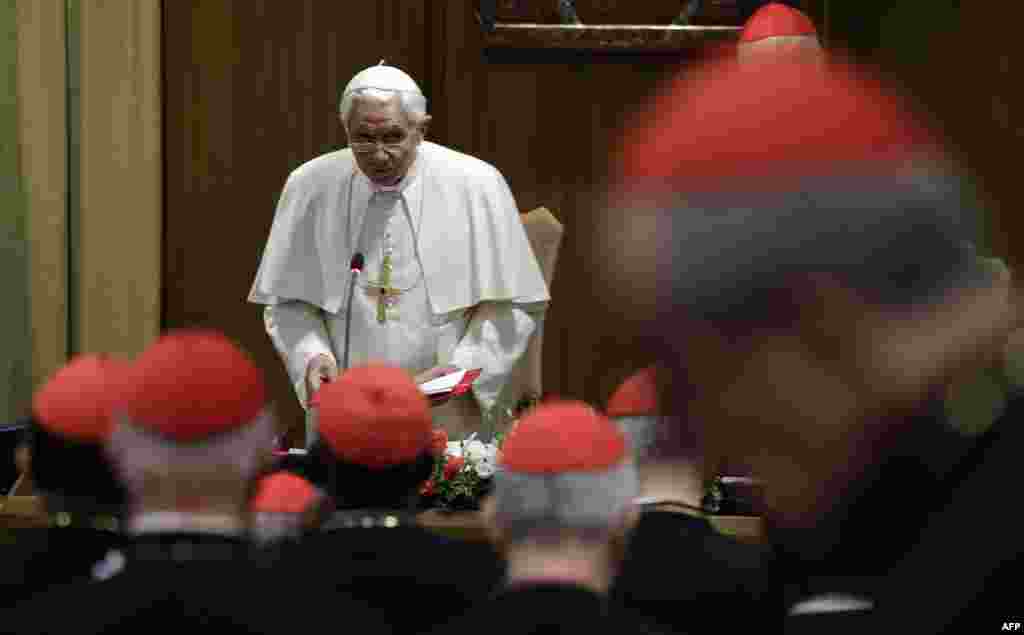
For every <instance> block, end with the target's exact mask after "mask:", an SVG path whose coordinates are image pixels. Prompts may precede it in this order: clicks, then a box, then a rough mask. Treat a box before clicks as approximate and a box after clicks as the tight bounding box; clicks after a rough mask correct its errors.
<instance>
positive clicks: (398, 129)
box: [348, 95, 423, 185]
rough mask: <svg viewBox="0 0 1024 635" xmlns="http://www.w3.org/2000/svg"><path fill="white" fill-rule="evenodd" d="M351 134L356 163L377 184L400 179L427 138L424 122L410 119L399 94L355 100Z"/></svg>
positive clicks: (350, 126)
mask: <svg viewBox="0 0 1024 635" xmlns="http://www.w3.org/2000/svg"><path fill="white" fill-rule="evenodd" d="M348 136H349V147H351V148H352V152H353V154H354V155H355V159H356V164H357V165H359V169H360V170H362V171H363V174H365V175H366V176H367V177H368V178H369V179H370V180H371V181H373V182H374V183H375V184H377V185H394V184H395V183H397V182H398V181H400V180H401V179H402V177H403V176H405V173H406V172H407V171H408V170H409V166H410V165H412V162H413V161H414V160H415V159H416V148H417V146H419V143H420V141H422V140H423V135H422V130H421V126H420V125H417V124H416V123H414V122H412V121H410V119H409V116H408V115H407V114H406V113H405V111H404V109H403V108H402V103H401V101H400V100H399V98H398V96H397V95H395V96H394V97H392V98H390V99H386V100H385V99H376V98H372V97H360V98H357V99H356V100H355V102H354V103H353V104H352V112H351V114H350V118H349V121H348Z"/></svg>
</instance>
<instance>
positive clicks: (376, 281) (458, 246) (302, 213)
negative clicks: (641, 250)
mask: <svg viewBox="0 0 1024 635" xmlns="http://www.w3.org/2000/svg"><path fill="white" fill-rule="evenodd" d="M340 111H341V117H342V124H343V125H344V126H345V128H346V132H347V134H348V137H349V142H350V146H349V147H348V148H345V149H342V150H338V151H335V152H330V153H328V154H325V155H322V156H319V157H317V158H315V159H312V160H311V161H308V162H306V163H304V164H303V165H301V166H299V167H298V168H296V169H295V170H294V171H293V172H292V173H291V175H290V176H289V177H288V179H287V182H286V183H285V186H284V191H283V192H282V194H281V198H280V200H279V202H278V205H277V211H276V213H275V216H274V222H273V225H272V227H271V230H270V237H269V240H268V242H267V246H266V248H265V250H264V252H263V258H262V261H261V263H260V267H259V271H258V272H257V274H256V279H255V282H254V283H253V286H252V290H251V291H250V294H249V301H251V302H254V303H258V304H264V305H266V308H265V309H264V320H265V326H266V329H267V333H268V335H269V336H270V338H271V341H272V342H273V344H274V347H275V348H276V349H277V351H278V353H279V354H280V355H281V357H282V359H283V361H284V363H285V366H286V368H287V370H288V374H289V376H290V378H291V380H292V383H293V385H294V387H295V391H296V395H297V396H298V398H299V401H300V403H302V405H303V407H307V405H308V404H307V402H308V398H309V396H310V395H309V394H308V393H309V391H310V390H315V389H316V388H317V387H318V385H319V384H318V381H317V380H316V379H315V378H314V379H313V380H312V383H311V379H310V378H311V374H312V375H313V376H317V375H319V374H323V376H324V378H325V379H331V378H332V377H333V375H334V374H336V373H337V372H338V371H337V370H336V369H338V368H339V367H341V366H342V365H343V363H344V362H343V359H344V352H343V348H344V343H343V342H344V337H345V335H344V334H345V323H346V319H347V318H346V316H347V314H348V312H349V311H351V314H352V315H351V333H350V350H349V365H350V366H357V365H360V364H364V363H367V362H384V363H388V364H393V365H397V366H400V367H401V368H404V369H406V370H407V371H409V372H410V373H411V374H414V375H420V377H421V378H425V377H430V376H436V375H437V374H439V373H440V372H443V370H444V368H445V367H452V366H454V367H457V368H461V369H474V368H480V369H481V370H482V373H481V375H480V377H479V379H478V380H477V381H476V383H475V384H474V385H473V391H472V395H467V396H464V397H457V398H454V399H452V400H451V401H449V402H447V403H446V404H444V405H442V406H437V407H435V408H434V415H435V421H436V422H437V423H438V424H439V425H443V426H444V427H446V428H447V429H448V431H449V434H451V435H453V437H455V438H458V437H461V436H465V435H466V434H468V433H471V432H473V431H475V430H477V429H479V424H480V420H481V413H482V412H487V411H489V410H490V409H492V408H493V407H494V406H495V405H496V403H497V401H498V398H499V396H500V395H501V392H502V389H503V387H504V385H505V383H506V381H507V379H508V377H509V374H510V373H511V371H512V369H513V368H514V366H515V364H516V363H517V361H518V360H519V358H520V357H521V356H522V355H523V352H524V351H525V350H526V347H527V344H528V343H529V339H530V336H531V335H532V334H533V333H534V331H535V330H536V328H537V325H538V323H539V321H540V320H542V319H543V315H544V311H545V310H546V308H547V303H548V301H549V300H550V295H549V293H548V289H547V286H546V284H545V282H544V278H543V275H542V273H541V270H540V267H539V265H538V263H537V261H536V259H535V257H534V255H533V252H532V251H531V248H530V245H529V242H528V241H527V237H526V233H525V231H524V229H523V226H522V222H521V221H520V219H519V213H518V209H517V207H516V203H515V199H514V198H513V196H512V192H511V190H510V189H509V187H508V184H507V183H506V182H505V179H504V178H503V177H502V175H501V173H499V172H498V170H497V169H495V168H494V167H493V166H491V165H489V164H487V163H485V162H483V161H481V160H479V159H476V158H473V157H470V156H468V155H465V154H461V153H459V152H456V151H454V150H451V149H449V148H445V147H443V146H440V145H437V144H434V143H431V142H428V141H424V140H423V133H424V131H425V129H426V123H427V122H428V121H429V116H427V115H426V100H425V99H424V98H423V96H422V92H421V91H420V89H419V87H418V86H417V85H416V83H415V82H414V81H413V80H412V78H410V77H409V76H408V75H406V74H405V73H404V72H402V71H400V70H398V69H396V68H393V67H389V66H384V65H380V66H374V67H371V68H369V69H366V70H364V71H362V72H361V73H359V74H357V75H356V76H355V77H354V78H353V79H352V81H351V82H350V83H349V85H348V86H347V87H346V89H345V91H344V92H343V95H342V101H341V108H340ZM357 253H358V254H362V255H363V256H364V258H365V266H364V267H363V269H362V271H361V272H360V273H359V274H358V276H357V278H356V285H355V292H354V295H353V300H352V306H351V307H349V306H348V289H349V281H350V273H349V264H350V262H351V261H352V257H353V255H355V254H357ZM318 368H320V369H327V370H323V371H318V370H317V369H318ZM341 371H342V372H343V371H344V369H341ZM314 437H315V430H313V429H311V423H310V417H308V416H307V444H309V443H311V442H312V439H313V438H314Z"/></svg>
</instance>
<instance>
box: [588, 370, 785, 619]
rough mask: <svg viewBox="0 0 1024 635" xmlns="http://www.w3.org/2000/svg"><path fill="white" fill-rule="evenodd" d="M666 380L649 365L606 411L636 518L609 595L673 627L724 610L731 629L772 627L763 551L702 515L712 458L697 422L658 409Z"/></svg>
mask: <svg viewBox="0 0 1024 635" xmlns="http://www.w3.org/2000/svg"><path fill="white" fill-rule="evenodd" d="M670 385H671V384H670V382H669V380H668V378H667V377H666V372H665V371H664V369H659V368H657V367H653V366H652V367H648V368H645V369H643V370H641V371H638V372H637V373H635V374H633V375H631V376H630V377H629V378H627V379H626V381H624V382H623V383H622V385H620V386H619V388H618V389H617V390H616V391H615V393H614V394H613V395H612V397H611V399H609V400H608V407H607V412H608V416H609V417H611V418H612V420H613V421H615V422H616V423H617V424H618V425H619V426H620V427H622V428H624V429H625V430H627V431H628V434H629V435H630V437H631V441H632V447H633V453H634V457H635V461H636V464H637V467H636V470H637V475H638V483H639V488H638V494H639V496H638V497H637V498H636V499H634V504H635V505H636V507H637V511H638V514H639V515H638V517H637V520H636V522H635V524H634V525H633V526H632V528H631V530H630V532H629V536H628V539H627V542H626V552H625V557H624V558H623V561H622V567H621V570H620V571H619V574H618V575H617V576H616V578H615V582H614V584H613V585H612V590H611V599H612V601H613V603H614V604H616V605H620V606H623V607H625V608H628V609H630V610H631V611H632V612H633V613H636V614H639V615H646V616H649V617H651V618H654V619H657V621H658V622H659V623H661V624H666V625H671V626H672V627H673V629H674V630H676V631H686V630H688V629H693V628H696V627H697V625H699V624H701V623H716V622H718V621H720V620H721V619H722V617H723V616H724V615H731V616H732V617H731V621H730V628H731V629H738V630H745V629H753V630H777V629H778V627H779V626H780V625H781V620H782V618H783V616H784V609H783V606H782V593H781V588H780V582H779V579H778V578H777V577H775V576H774V575H773V574H774V568H773V566H772V562H771V559H770V557H769V552H768V550H767V549H765V548H763V547H761V546H759V545H751V544H745V543H742V542H739V541H738V540H736V539H735V538H732V537H731V536H726V535H723V534H722V533H720V532H719V531H718V530H717V529H715V527H714V526H712V524H711V523H710V522H709V521H708V519H707V517H706V516H705V514H704V509H703V497H704V487H705V483H706V482H707V481H708V480H709V479H710V478H711V476H713V475H714V473H715V470H714V468H713V467H711V466H714V465H716V464H717V461H716V458H717V457H715V456H713V455H712V456H708V455H707V453H706V451H705V448H704V443H703V436H704V435H703V433H702V431H701V428H700V426H699V424H698V423H697V422H696V421H693V420H684V419H678V418H673V417H668V416H666V414H665V412H664V410H663V408H662V407H661V406H660V403H661V399H660V398H659V394H660V393H661V392H662V391H663V390H664V389H665V388H666V387H668V386H670Z"/></svg>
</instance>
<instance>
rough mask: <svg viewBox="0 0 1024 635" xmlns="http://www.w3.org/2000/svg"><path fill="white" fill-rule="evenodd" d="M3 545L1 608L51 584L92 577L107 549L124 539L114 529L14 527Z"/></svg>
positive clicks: (116, 545)
mask: <svg viewBox="0 0 1024 635" xmlns="http://www.w3.org/2000/svg"><path fill="white" fill-rule="evenodd" d="M5 536H6V537H7V539H8V540H9V541H10V542H7V543H6V544H4V545H2V546H0V563H2V565H0V609H3V608H8V607H11V606H15V605H16V604H18V603H20V602H23V601H25V600H27V599H28V598H31V597H32V596H34V595H36V594H39V593H43V592H45V591H47V590H48V589H50V588H51V587H55V586H59V585H62V584H67V583H71V582H74V581H77V580H89V579H90V578H91V576H92V573H93V570H94V568H95V567H96V566H97V564H98V563H100V562H101V561H103V559H104V558H105V557H106V555H107V553H108V552H110V551H111V550H112V549H117V548H118V547H119V546H120V545H121V542H122V538H121V536H120V535H119V534H117V533H115V532H113V531H106V530H102V529H95V528H91V527H82V526H78V525H71V526H67V527H58V526H53V527H40V528H31V529H28V528H26V529H15V530H11V531H10V532H9V533H7V534H5Z"/></svg>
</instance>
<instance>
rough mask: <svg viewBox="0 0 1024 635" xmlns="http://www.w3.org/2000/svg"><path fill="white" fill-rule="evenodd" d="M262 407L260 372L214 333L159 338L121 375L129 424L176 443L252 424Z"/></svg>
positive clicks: (263, 392)
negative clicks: (123, 382)
mask: <svg viewBox="0 0 1024 635" xmlns="http://www.w3.org/2000/svg"><path fill="white" fill-rule="evenodd" d="M265 406H266V386H265V384H264V379H263V373H262V372H261V371H260V370H259V368H257V367H256V365H255V364H253V362H252V360H251V359H250V358H249V357H248V356H247V355H246V354H245V353H243V352H242V351H241V350H240V349H239V348H238V347H237V346H235V344H234V343H232V342H231V341H230V340H229V339H228V338H226V337H225V336H223V335H221V334H220V333H216V332H213V331H189V330H184V331H177V332H172V333H169V334H167V335H164V336H163V337H160V338H159V339H158V340H157V341H156V342H154V343H153V344H152V345H150V346H149V348H147V349H146V350H145V351H144V352H143V353H142V354H141V355H140V356H139V357H138V359H137V360H136V362H135V364H134V366H133V368H132V370H131V372H129V373H128V375H127V378H126V385H125V389H124V394H123V398H122V399H121V403H120V409H121V411H122V412H123V414H124V415H125V416H126V417H127V418H128V419H129V421H130V423H131V424H132V425H134V426H137V427H139V428H143V429H146V430H149V431H151V432H155V433H157V434H158V435H161V436H164V437H167V438H169V439H171V440H173V441H177V442H191V441H197V440H201V439H204V438H207V437H210V436H213V435H216V434H218V433H221V432H228V431H232V430H235V429H238V428H242V427H244V426H246V425H247V424H249V423H252V422H253V421H254V420H255V419H256V418H257V416H258V415H259V414H260V412H261V411H262V410H263V409H264V407H265Z"/></svg>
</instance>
